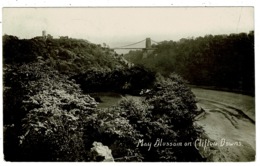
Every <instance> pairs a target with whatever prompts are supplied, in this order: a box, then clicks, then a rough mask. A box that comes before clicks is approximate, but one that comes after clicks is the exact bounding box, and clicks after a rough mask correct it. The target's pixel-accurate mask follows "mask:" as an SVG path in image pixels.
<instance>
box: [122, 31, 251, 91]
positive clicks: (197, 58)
mask: <svg viewBox="0 0 260 166" xmlns="http://www.w3.org/2000/svg"><path fill="white" fill-rule="evenodd" d="M153 47H154V48H156V49H155V50H154V51H153V52H149V51H147V50H142V51H140V50H139V51H130V52H129V53H128V54H126V55H125V58H126V59H127V60H129V61H131V62H133V63H135V64H141V65H144V66H146V67H148V68H150V69H152V70H154V71H157V72H160V73H161V74H163V75H169V74H170V73H172V72H176V73H178V74H180V75H181V76H182V77H183V78H184V79H186V80H187V81H188V82H189V83H190V84H192V85H198V86H208V87H213V88H216V89H224V90H230V91H239V92H242V93H246V94H250V95H254V87H255V85H254V75H255V74H254V31H250V32H249V33H239V34H229V35H214V36H213V35H206V36H204V37H197V38H188V39H180V40H179V41H163V42H161V43H159V44H158V45H154V46H153Z"/></svg>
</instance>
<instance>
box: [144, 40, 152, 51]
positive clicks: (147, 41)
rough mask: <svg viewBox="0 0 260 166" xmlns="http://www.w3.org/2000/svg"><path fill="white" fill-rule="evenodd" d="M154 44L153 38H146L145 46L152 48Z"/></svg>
mask: <svg viewBox="0 0 260 166" xmlns="http://www.w3.org/2000/svg"><path fill="white" fill-rule="evenodd" d="M151 46H152V42H151V38H146V40H145V48H146V49H150V48H151Z"/></svg>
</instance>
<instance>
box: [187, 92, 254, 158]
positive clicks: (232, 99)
mask: <svg viewBox="0 0 260 166" xmlns="http://www.w3.org/2000/svg"><path fill="white" fill-rule="evenodd" d="M192 92H193V93H194V94H195V95H196V98H197V101H198V105H199V106H200V107H201V108H202V109H203V110H204V112H203V113H202V114H201V115H200V116H198V117H197V121H196V124H198V125H200V126H202V127H203V129H204V130H205V132H206V134H207V136H208V137H209V138H210V139H212V140H214V141H216V142H218V145H219V146H218V147H217V148H216V149H213V151H214V150H215V151H214V152H212V154H213V155H215V156H214V157H212V158H211V160H212V161H252V160H254V159H255V149H256V145H255V99H254V97H251V96H247V95H242V94H237V93H231V92H224V91H215V90H206V89H200V88H192ZM221 141H222V142H221ZM221 145H223V146H221Z"/></svg>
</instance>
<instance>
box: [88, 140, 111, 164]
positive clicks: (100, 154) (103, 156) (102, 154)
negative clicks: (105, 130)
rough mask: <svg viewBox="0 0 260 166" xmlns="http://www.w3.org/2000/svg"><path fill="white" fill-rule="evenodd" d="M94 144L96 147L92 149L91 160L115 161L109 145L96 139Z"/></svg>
mask: <svg viewBox="0 0 260 166" xmlns="http://www.w3.org/2000/svg"><path fill="white" fill-rule="evenodd" d="M92 145H93V146H94V147H93V148H91V150H90V154H91V155H90V156H91V160H93V161H105V162H113V161H114V158H113V156H112V153H111V150H110V149H109V148H108V147H107V146H104V145H103V144H102V143H101V142H96V141H95V142H94V143H93V144H92Z"/></svg>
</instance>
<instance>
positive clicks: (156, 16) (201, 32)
mask: <svg viewBox="0 0 260 166" xmlns="http://www.w3.org/2000/svg"><path fill="white" fill-rule="evenodd" d="M43 30H46V32H47V33H48V34H51V35H52V36H54V37H57V38H58V37H59V36H69V37H72V38H80V39H86V40H88V41H90V42H92V43H96V44H103V43H106V44H107V45H109V46H110V47H112V48H113V47H118V46H122V45H126V44H131V43H134V42H138V41H140V40H143V39H145V38H147V37H150V38H151V39H152V40H154V41H158V42H160V41H163V40H173V41H177V40H179V39H181V38H190V37H198V36H205V35H207V34H212V35H216V34H230V33H240V32H246V33H248V32H249V31H251V30H254V8H253V7H161V8H155V7H150V8H136V7H135V8H131V7H127V8H93V7H92V8H3V34H8V35H15V36H17V37H19V38H21V39H22V38H33V37H35V36H40V35H41V34H42V31H43Z"/></svg>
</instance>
